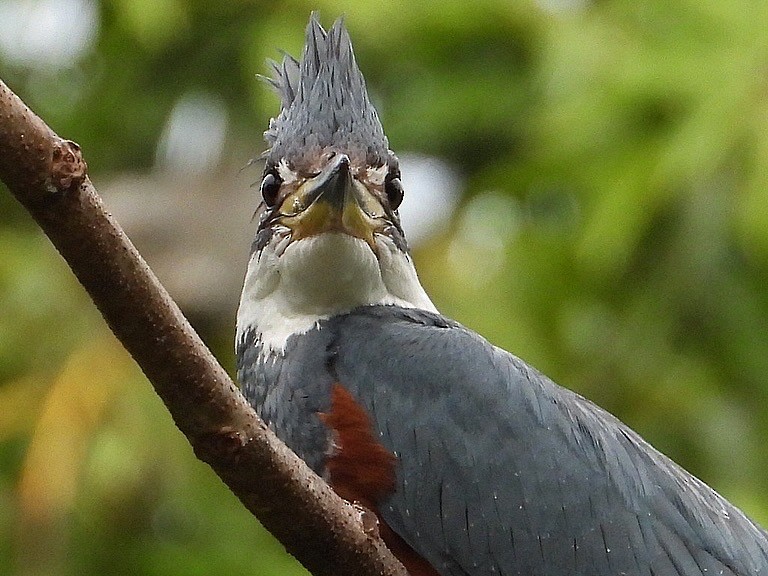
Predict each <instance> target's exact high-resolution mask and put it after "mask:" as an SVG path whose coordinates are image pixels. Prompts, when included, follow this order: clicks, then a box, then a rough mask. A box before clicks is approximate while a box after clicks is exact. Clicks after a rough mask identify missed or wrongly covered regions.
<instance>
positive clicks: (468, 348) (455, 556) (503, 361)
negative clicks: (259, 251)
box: [332, 307, 768, 576]
mask: <svg viewBox="0 0 768 576" xmlns="http://www.w3.org/2000/svg"><path fill="white" fill-rule="evenodd" d="M333 323H334V324H336V326H335V328H336V330H334V333H335V334H336V341H335V344H334V350H333V366H332V368H333V371H334V374H335V377H336V378H337V379H338V381H339V382H341V383H343V384H344V385H345V386H346V387H348V388H349V390H350V391H351V392H352V394H353V395H354V396H355V397H356V398H357V399H358V401H359V402H360V403H361V404H362V405H363V406H364V407H365V409H366V410H367V411H368V412H369V414H370V416H371V419H372V422H373V426H374V427H375V428H376V432H377V433H378V434H379V435H380V439H381V442H382V443H383V444H384V446H385V447H386V448H388V449H389V450H391V451H392V452H393V453H394V454H395V455H396V456H397V458H398V460H399V462H398V471H397V481H396V491H395V492H394V493H393V494H392V495H391V496H390V497H389V498H388V499H387V500H386V501H385V502H383V503H382V504H381V515H382V517H383V520H384V521H386V522H387V524H388V525H389V526H390V527H391V528H393V529H394V530H395V531H396V532H398V533H399V534H400V535H401V536H402V537H403V539H404V540H406V541H407V542H408V543H409V544H410V545H411V547H412V548H413V549H414V550H415V551H416V552H417V553H419V554H421V555H422V556H423V557H424V558H426V559H427V560H428V561H429V562H431V563H432V565H433V566H435V567H436V568H437V569H438V570H439V571H440V572H441V574H444V575H446V576H447V575H471V576H476V575H480V574H489V575H490V574H505V575H508V576H510V575H513V574H521V575H522V574H526V575H530V574H537V575H555V574H557V575H562V574H570V575H590V576H595V575H603V574H605V575H608V574H611V575H619V574H632V575H649V576H651V575H652V576H668V575H682V574H685V575H689V574H696V575H704V574H706V575H714V574H740V575H747V574H768V538H767V537H766V533H765V532H764V531H763V530H762V529H760V528H758V527H757V526H756V525H755V524H753V523H752V522H751V521H750V520H749V519H747V518H746V517H745V516H744V515H743V514H742V513H741V512H740V511H739V510H738V509H736V508H734V507H733V506H731V505H730V504H729V503H728V502H726V501H725V500H724V499H723V498H721V497H720V496H719V495H718V494H717V493H715V492H714V491H713V490H712V489H710V488H709V487H708V486H706V485H705V484H704V483H702V482H700V481H699V480H698V479H696V478H694V477H693V476H691V475H690V474H688V473H687V472H685V471H684V470H683V469H682V468H680V467H678V466H677V465H676V464H674V463H673V462H672V461H671V460H669V459H668V458H666V457H665V456H663V455H662V454H660V453H659V452H657V451H656V450H654V449H653V448H652V447H651V446H650V445H649V444H647V443H646V442H645V441H643V440H642V439H641V438H640V437H639V436H638V435H637V434H636V433H634V432H633V431H632V430H630V429H629V428H627V427H626V426H624V425H623V424H622V423H621V422H619V421H618V420H617V419H616V418H614V417H613V416H611V415H610V414H608V413H607V412H605V411H603V410H602V409H600V408H598V407H597V406H595V405H594V404H592V403H591V402H589V401H587V400H585V399H584V398H582V397H581V396H579V395H577V394H575V393H573V392H570V391H568V390H566V389H563V388H561V387H559V386H557V385H556V384H554V383H553V382H552V381H550V380H549V379H547V378H546V377H545V376H543V375H541V374H540V373H538V372H536V371H535V370H534V369H533V368H531V367H529V366H527V365H526V364H525V363H524V362H522V361H521V360H519V359H518V358H516V357H514V356H512V355H511V354H508V353H507V352H504V351H503V350H500V349H498V348H496V347H494V346H492V345H490V344H489V343H488V342H486V341H485V340H484V339H482V338H481V337H480V336H478V335H477V334H475V333H473V332H471V331H469V330H466V329H465V328H463V327H461V326H459V325H457V324H455V323H452V322H450V321H447V320H445V319H443V318H441V317H439V316H437V315H433V314H429V313H422V312H416V311H407V310H402V309H397V308H392V307H372V308H367V309H362V310H359V311H356V312H355V313H353V314H349V315H345V316H341V317H337V318H336V319H335V320H334V321H333Z"/></svg>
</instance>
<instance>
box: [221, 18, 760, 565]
mask: <svg viewBox="0 0 768 576" xmlns="http://www.w3.org/2000/svg"><path fill="white" fill-rule="evenodd" d="M272 68H273V76H272V77H271V78H270V79H269V81H270V83H271V84H272V86H273V87H274V88H275V89H276V91H277V92H278V94H279V96H280V99H281V109H280V112H279V114H278V115H277V116H276V117H275V118H273V119H272V120H271V121H270V123H269V128H268V130H267V131H266V132H265V139H266V141H267V144H268V146H269V149H268V150H267V152H266V153H265V154H264V159H265V167H264V172H263V176H262V179H261V184H260V196H261V200H260V204H259V207H258V209H257V212H256V219H257V222H258V226H257V231H256V234H255V238H254V240H253V243H252V246H251V253H250V260H249V263H248V268H247V272H246V275H245V283H244V287H243V292H242V296H241V299H240V306H239V310H238V313H237V334H236V353H237V374H238V378H239V381H240V384H241V387H242V390H243V393H244V394H245V396H246V397H247V398H248V400H249V402H250V403H251V404H252V405H253V407H254V408H255V409H256V411H257V412H258V414H259V415H260V416H261V418H262V419H263V420H264V421H265V422H266V423H267V424H268V425H269V427H270V428H271V429H272V430H273V431H274V432H275V433H276V434H277V436H278V437H280V438H281V439H282V440H283V441H284V442H285V443H286V444H287V445H288V446H289V447H290V448H291V449H293V451H294V452H296V453H297V454H298V455H299V456H300V457H301V458H302V459H303V460H304V461H306V463H307V464H308V465H309V466H310V467H311V468H312V469H314V471H315V472H317V473H318V474H319V475H320V476H322V477H323V478H324V479H325V480H326V481H327V482H328V483H329V484H330V485H331V487H332V488H333V489H334V490H335V491H336V492H337V493H338V494H339V495H340V496H341V497H343V498H345V499H347V500H348V501H350V502H354V503H357V504H359V505H360V506H362V507H363V508H364V509H365V510H368V511H370V512H371V513H373V514H374V515H375V517H376V519H377V521H378V525H379V532H380V535H381V537H382V538H383V540H384V541H385V543H386V544H387V545H388V546H389V547H390V549H391V550H392V552H393V553H394V554H395V555H396V556H397V557H398V558H399V559H400V560H401V562H402V563H403V564H404V566H405V567H406V569H407V570H408V571H409V573H410V574H411V575H412V576H423V575H430V576H435V575H440V576H486V575H487V576H492V575H493V576H496V575H506V576H511V575H521V576H522V575H526V576H531V575H536V576H555V575H557V576H562V575H582V576H603V575H605V576H608V575H612V576H617V575H637V576H673V575H675V576H677V575H686V576H689V575H698V576H704V575H706V576H714V575H740V576H747V575H757V574H762V575H766V576H768V534H767V533H766V531H765V530H763V529H762V528H761V527H759V526H758V525H757V524H755V523H754V522H752V521H751V520H750V519H748V518H747V516H746V515H745V514H744V513H742V512H741V511H740V510H738V509H737V508H736V507H734V506H733V505H731V504H730V503H729V502H727V501H726V500H725V499H724V498H722V497H721V496H720V495H719V494H717V493H716V492H715V491H714V490H712V489H711V488H710V487H709V486H707V485H706V484H704V483H703V482H701V481H700V480H698V479H697V478H695V477H694V476H692V475H691V474H689V473H688V472H686V471H685V470H683V469H682V468H681V467H680V466H678V465H677V464H675V463H674V462H672V461H671V460H670V459H668V458H667V457H666V456H664V455H662V454H661V453H659V452H658V451H656V450H655V449H654V448H653V447H651V446H650V445H649V444H648V443H647V442H645V441H644V440H643V439H642V438H641V437H640V436H639V435H638V434H636V433H635V432H634V431H632V430H631V429H630V428H628V427H627V426H626V425H624V424H623V423H621V422H620V421H619V420H618V419H616V418H615V417H614V416H612V415H611V414H609V413H607V412H605V411H604V410H602V409H601V408H599V407H598V406H596V405H595V404H593V403H591V402H590V401H589V400H586V399H585V398H583V397H581V396H579V395H578V394H576V393H574V392H572V391H570V390H567V389H565V388H561V387H560V386H558V385H556V384H555V383H554V382H552V381H551V380H550V379H549V378H547V377H546V376H544V375H542V374H541V373H540V372H538V371H537V370H536V369H534V368H533V367H531V366H529V365H528V364H526V363H525V362H524V361H523V360H521V359H519V358H517V357H516V356H514V355H512V354H510V353H508V352H506V351H504V350H501V349H500V348H497V347H495V346H493V345H492V344H490V343H489V342H488V341H486V340H485V339H484V338H482V337H481V336H479V335H478V334H476V333H475V332H473V331H471V330H469V329H467V328H465V327H464V326H462V325H461V324H459V323H457V322H455V321H453V320H450V319H449V318H446V317H445V316H443V315H441V314H440V313H439V312H438V311H437V309H436V308H435V306H434V304H433V303H432V302H431V300H430V299H429V296H428V295H427V293H426V292H425V290H424V289H423V288H422V286H421V284H420V282H419V279H418V276H417V274H416V269H415V267H414V263H413V260H412V259H411V256H410V255H409V252H408V245H407V243H406V239H405V236H404V234H403V228H402V226H401V223H400V218H399V216H398V207H399V205H400V203H401V201H402V200H403V195H404V193H405V192H404V189H403V184H402V181H401V174H400V168H399V166H398V159H397V156H396V155H395V154H394V153H393V152H392V151H391V150H390V149H389V144H388V141H387V137H386V136H385V134H384V130H383V128H382V125H381V122H380V121H379V117H378V115H377V113H376V111H375V109H374V108H373V106H372V104H371V102H370V99H369V97H368V94H367V91H366V86H365V81H364V79H363V76H362V74H361V72H360V69H359V68H358V65H357V63H356V61H355V57H354V54H353V51H352V44H351V41H350V38H349V34H348V32H347V30H346V28H345V25H344V22H343V21H342V20H341V19H339V20H337V21H336V22H335V23H334V24H333V25H332V26H331V27H330V28H329V29H328V30H325V29H324V28H323V27H322V26H321V24H320V23H319V21H318V18H317V16H316V15H315V14H313V15H312V16H311V18H310V22H309V25H308V27H307V32H306V43H305V46H304V49H303V53H302V56H301V58H300V60H296V59H294V58H292V57H291V56H285V57H284V58H283V60H282V62H279V63H278V62H272Z"/></svg>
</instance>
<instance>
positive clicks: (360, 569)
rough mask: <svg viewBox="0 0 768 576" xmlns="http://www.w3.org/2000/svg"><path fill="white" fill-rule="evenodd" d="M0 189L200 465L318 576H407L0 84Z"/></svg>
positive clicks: (72, 154)
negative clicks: (253, 399)
mask: <svg viewBox="0 0 768 576" xmlns="http://www.w3.org/2000/svg"><path fill="white" fill-rule="evenodd" d="M0 179H2V181H3V182H4V183H5V184H6V185H7V186H8V188H9V190H10V191H11V192H12V193H13V195H14V196H15V197H16V198H17V199H18V200H19V202H21V203H22V204H23V205H24V206H25V207H26V209H27V210H28V211H29V212H30V214H31V215H32V217H33V218H34V219H35V220H36V221H37V223H38V224H39V225H40V227H41V228H42V229H43V230H44V231H45V233H46V234H47V235H48V237H49V238H50V239H51V242H53V244H54V246H55V247H56V249H57V250H58V251H59V252H60V253H61V255H62V256H63V257H64V259H65V260H66V261H67V263H68V264H69V266H70V267H71V269H72V271H73V272H74V273H75V275H76V276H77V278H78V279H79V280H80V283H81V284H82V285H83V286H84V287H85V289H86V290H87V291H88V293H89V294H90V295H91V298H92V299H93V301H94V303H95V304H96V306H97V307H98V309H99V310H100V311H101V314H102V315H103V316H104V319H105V320H106V321H107V324H109V326H110V328H111V329H112V331H113V332H114V333H115V335H116V336H117V337H118V339H119V340H120V341H121V342H122V344H123V345H124V346H125V348H126V349H127V350H128V351H129V352H130V353H131V355H132V356H133V358H134V359H135V360H136V362H137V363H138V364H139V366H140V367H141V369H142V370H143V371H144V374H146V376H147V378H149V380H150V382H151V383H152V385H153V386H154V388H155V390H156V392H157V394H158V395H159V396H160V398H162V400H163V402H164V403H165V405H166V406H167V408H168V410H169V411H170V413H171V415H172V416H173V419H174V421H175V422H176V425H177V426H178V427H179V429H180V430H181V431H182V432H183V433H184V435H185V436H186V437H187V439H188V440H189V442H190V444H191V445H192V447H193V448H194V450H195V454H197V456H198V458H200V459H201V460H203V461H205V462H207V463H208V464H209V465H210V466H211V468H213V470H214V471H215V472H216V474H218V475H219V477H220V478H221V479H222V480H223V481H224V482H225V483H226V484H227V486H229V488H230V489H231V490H232V492H233V493H234V494H235V495H236V496H237V497H238V498H239V499H240V501H241V502H242V503H243V504H244V505H245V506H246V508H248V510H250V511H251V512H252V513H253V514H254V515H255V516H256V517H257V518H258V519H259V520H260V521H261V522H262V523H263V524H264V526H265V527H266V528H267V529H268V530H269V531H270V532H272V533H273V534H274V535H275V536H276V537H277V538H278V539H279V540H280V541H281V542H282V543H283V545H285V547H286V548H287V549H288V551H289V552H290V553H291V554H293V555H294V556H295V557H296V558H297V559H298V560H299V561H300V562H301V563H302V564H303V565H304V566H305V567H306V568H307V569H308V570H310V571H311V572H312V573H313V574H316V575H326V574H327V575H329V576H330V575H350V576H353V575H354V576H361V575H362V576H365V575H371V576H373V575H391V576H396V575H397V576H405V575H406V572H405V570H404V569H403V567H402V566H401V565H400V563H399V562H398V561H397V560H396V559H395V557H394V556H392V554H391V553H390V552H389V550H387V548H386V547H385V546H384V544H383V543H382V541H381V540H380V539H379V538H378V537H376V536H373V535H371V534H366V533H365V532H364V531H363V529H362V523H361V521H360V517H359V514H358V513H357V512H356V511H355V509H354V508H353V506H351V505H350V504H349V503H347V502H345V501H344V500H342V499H340V498H339V497H338V496H337V495H336V494H335V493H334V492H333V491H332V490H331V489H330V488H329V487H328V485H326V484H325V483H324V482H323V481H322V480H321V479H320V478H319V477H317V476H316V475H315V474H314V473H313V472H312V471H311V470H310V469H309V468H308V467H307V466H306V465H305V464H304V462H302V461H301V460H300V459H299V458H298V457H297V456H296V455H295V454H293V453H292V452H291V451H290V450H289V449H288V448H287V447H286V446H285V445H284V444H282V443H281V442H280V441H279V440H278V439H277V438H276V437H275V436H274V434H272V432H271V431H270V430H268V429H267V427H266V426H265V424H264V423H263V422H262V421H261V420H259V419H258V417H257V416H256V414H255V413H254V411H253V410H252V409H251V407H250V406H249V405H248V403H247V402H246V400H245V399H244V398H243V396H242V395H241V394H240V391H239V390H238V388H237V386H236V385H235V384H234V383H233V382H232V381H231V380H230V378H229V376H228V375H227V373H226V372H225V371H224V369H223V368H222V367H221V366H220V365H219V364H218V362H217V361H216V359H215V358H214V357H213V355H212V354H211V353H210V351H209V350H208V349H207V348H206V346H205V344H203V342H202V341H201V340H200V338H199V337H198V336H197V334H196V333H195V332H194V330H193V329H192V327H191V326H190V325H189V323H188V322H187V320H186V319H185V318H184V316H183V315H182V313H181V311H180V310H179V308H178V307H177V306H176V304H175V302H173V300H172V299H171V298H170V296H169V295H168V293H167V292H166V291H165V289H164V288H163V287H162V286H161V285H160V283H159V282H158V280H157V278H156V277H155V276H154V274H153V273H152V271H151V270H150V269H149V267H148V266H147V264H146V263H145V262H144V260H143V259H142V258H141V256H140V255H139V253H138V252H137V251H136V249H135V248H134V246H133V245H132V244H131V242H130V240H128V238H127V237H126V236H125V234H124V233H123V231H122V230H121V229H120V227H119V226H118V224H117V222H115V221H114V220H113V219H112V218H111V216H110V215H109V214H108V213H107V212H106V211H105V210H104V206H103V205H102V202H101V199H100V198H99V196H98V194H97V193H96V190H95V189H94V187H93V185H92V184H91V182H90V180H89V178H88V177H87V174H86V164H85V162H84V161H83V159H82V156H81V154H80V149H79V147H78V146H77V145H76V144H74V143H73V142H69V141H65V140H62V139H61V138H59V137H58V136H57V135H56V134H55V133H54V132H53V131H52V130H51V129H50V128H49V127H48V126H47V125H46V124H45V122H43V121H42V120H41V119H40V118H38V117H37V116H36V115H35V114H34V113H32V112H31V111H30V110H29V108H27V107H26V106H25V105H24V103H23V102H22V101H21V100H20V99H19V98H18V97H17V96H16V95H15V94H14V93H13V92H12V91H11V90H10V89H9V88H8V87H7V86H6V85H5V84H4V83H3V82H2V81H1V80H0Z"/></svg>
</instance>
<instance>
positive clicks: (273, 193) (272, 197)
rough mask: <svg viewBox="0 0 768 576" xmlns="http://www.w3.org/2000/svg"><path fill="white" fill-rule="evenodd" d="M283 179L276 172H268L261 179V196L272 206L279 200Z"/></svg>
mask: <svg viewBox="0 0 768 576" xmlns="http://www.w3.org/2000/svg"><path fill="white" fill-rule="evenodd" d="M282 183H283V182H282V180H281V179H280V177H279V176H278V175H277V174H275V173H274V172H268V173H267V175H266V176H264V179H263V180H262V181H261V197H262V198H264V203H265V204H266V205H267V206H269V207H270V208H271V207H272V206H274V205H275V203H276V202H277V195H278V193H279V192H280V186H281V185H282Z"/></svg>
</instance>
